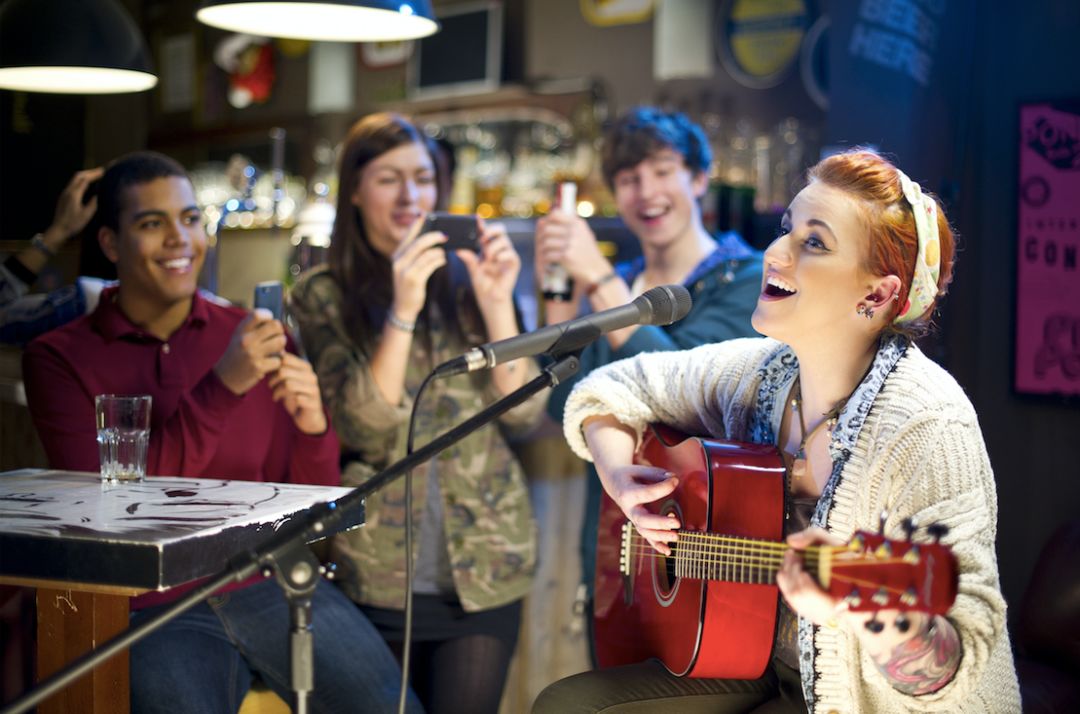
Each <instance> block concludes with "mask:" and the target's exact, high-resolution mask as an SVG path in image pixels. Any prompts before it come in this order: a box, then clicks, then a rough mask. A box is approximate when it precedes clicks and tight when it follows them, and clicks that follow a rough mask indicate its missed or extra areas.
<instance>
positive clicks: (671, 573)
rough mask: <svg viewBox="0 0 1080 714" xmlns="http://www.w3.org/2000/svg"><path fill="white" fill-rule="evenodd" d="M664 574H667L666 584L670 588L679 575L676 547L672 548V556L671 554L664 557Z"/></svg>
mask: <svg viewBox="0 0 1080 714" xmlns="http://www.w3.org/2000/svg"><path fill="white" fill-rule="evenodd" d="M664 575H665V579H664V585H665V586H667V588H668V589H670V588H671V587H672V586H674V585H675V579H676V578H677V577H679V576H678V575H676V574H675V555H674V549H672V555H671V556H669V557H667V558H664Z"/></svg>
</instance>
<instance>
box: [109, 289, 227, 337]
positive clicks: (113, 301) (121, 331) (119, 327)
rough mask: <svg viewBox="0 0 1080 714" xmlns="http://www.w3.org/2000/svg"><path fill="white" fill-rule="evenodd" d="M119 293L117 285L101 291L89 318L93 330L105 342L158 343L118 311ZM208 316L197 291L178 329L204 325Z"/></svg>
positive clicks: (203, 300)
mask: <svg viewBox="0 0 1080 714" xmlns="http://www.w3.org/2000/svg"><path fill="white" fill-rule="evenodd" d="M119 292H120V286H119V285H114V286H110V287H107V288H105V289H104V290H102V292H101V300H100V301H99V302H98V306H97V309H96V310H94V313H93V315H92V316H91V318H90V319H91V320H92V321H93V326H94V329H95V330H97V331H98V332H99V333H101V335H102V336H103V337H104V338H105V339H107V340H117V339H121V338H136V339H144V340H158V341H160V340H159V339H158V338H157V337H155V336H154V335H151V334H150V333H149V332H147V331H146V330H144V329H142V328H141V327H139V326H138V325H136V324H135V323H134V322H132V321H131V320H130V319H129V318H128V316H127V315H125V314H124V311H123V310H121V309H120V305H119V303H118V301H117V297H118V296H119ZM209 316H210V311H209V309H208V308H207V305H206V300H205V299H203V297H202V296H201V295H199V293H198V291H196V293H195V295H194V296H192V299H191V311H190V312H188V315H187V317H186V318H184V322H183V324H182V325H181V326H180V329H183V328H185V327H187V326H189V325H205V324H206V321H207V319H208V318H209Z"/></svg>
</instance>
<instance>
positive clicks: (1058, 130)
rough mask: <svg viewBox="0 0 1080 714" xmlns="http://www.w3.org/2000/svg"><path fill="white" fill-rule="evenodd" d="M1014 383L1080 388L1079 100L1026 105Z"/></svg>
mask: <svg viewBox="0 0 1080 714" xmlns="http://www.w3.org/2000/svg"><path fill="white" fill-rule="evenodd" d="M1017 187H1018V191H1019V215H1018V221H1017V228H1018V233H1019V235H1018V239H1019V245H1018V254H1017V269H1016V352H1015V354H1016V359H1015V363H1016V375H1015V388H1016V391H1018V392H1023V393H1027V394H1061V395H1077V394H1080V265H1078V263H1077V258H1078V256H1077V253H1078V252H1080V103H1073V104H1071V105H1064V104H1053V103H1046V104H1028V105H1024V106H1022V107H1021V109H1020V180H1019V181H1018V183H1017Z"/></svg>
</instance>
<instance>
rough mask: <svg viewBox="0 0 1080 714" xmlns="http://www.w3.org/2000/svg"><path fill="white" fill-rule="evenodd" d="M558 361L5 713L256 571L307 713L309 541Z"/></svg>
mask: <svg viewBox="0 0 1080 714" xmlns="http://www.w3.org/2000/svg"><path fill="white" fill-rule="evenodd" d="M551 352H552V353H554V354H555V355H556V359H557V361H556V362H555V363H554V364H551V365H549V366H548V367H545V368H544V369H542V370H541V373H540V376H538V377H536V378H535V379H533V380H532V381H531V382H529V383H528V384H525V385H523V386H522V387H520V388H519V389H516V390H515V391H513V392H511V393H510V394H507V395H506V396H505V397H503V398H502V399H500V400H499V401H497V402H495V403H493V404H491V405H489V406H487V407H485V408H484V409H483V410H481V411H480V412H478V413H477V414H475V415H474V416H472V417H470V418H468V419H466V420H465V421H464V422H462V423H461V424H459V425H458V426H456V427H454V428H453V429H451V430H450V431H448V432H446V433H445V434H442V435H441V436H438V437H436V438H435V439H433V440H432V441H431V442H430V443H428V444H426V445H424V446H422V447H420V448H419V449H417V450H416V451H414V452H413V453H412V454H410V455H408V456H406V457H405V458H403V459H401V460H400V461H398V462H396V463H394V464H391V465H390V466H388V467H387V468H385V469H384V470H382V471H380V472H379V473H378V474H376V475H375V476H373V477H372V478H371V479H369V480H368V481H366V482H364V483H363V484H362V485H360V486H357V487H356V488H354V489H353V490H352V491H350V492H349V493H347V494H345V495H344V496H342V497H341V498H339V499H338V500H336V501H330V502H328V503H319V504H316V505H315V506H313V507H311V508H310V509H308V510H307V511H306V512H305V513H304V514H303V515H301V516H299V517H297V518H295V519H293V520H292V521H290V523H289V524H287V525H286V526H285V527H283V528H282V529H281V530H279V531H278V532H277V533H275V534H274V535H273V536H271V537H270V539H268V540H267V541H265V542H264V543H263V544H262V545H260V546H259V547H257V548H255V549H253V550H250V551H248V552H245V553H241V554H239V555H238V556H236V557H234V558H233V559H232V560H230V562H229V565H228V566H227V567H226V569H225V570H224V571H223V572H221V573H219V574H218V575H217V576H212V579H211V580H209V581H208V582H206V583H204V584H203V585H201V586H199V587H198V588H195V589H194V590H192V591H191V592H189V593H188V594H187V595H185V596H184V597H182V598H181V599H180V600H178V601H176V602H175V603H173V604H172V605H171V606H170V607H168V608H167V609H166V610H164V611H162V612H161V613H159V614H157V615H155V616H153V617H151V618H150V619H148V620H146V621H145V622H143V623H141V624H139V625H137V626H136V627H132V628H129V629H127V630H126V631H124V632H123V633H121V634H119V635H117V636H116V637H114V638H112V639H111V640H108V641H107V642H105V643H104V644H102V645H101V646H100V647H98V648H96V649H94V650H93V651H91V652H88V653H86V654H85V655H83V656H81V657H79V658H77V659H75V660H73V661H72V662H71V663H70V664H68V665H67V666H66V667H64V668H63V669H61V670H60V671H58V672H56V673H55V674H53V675H51V676H49V677H48V678H47V679H45V680H44V681H42V682H39V683H38V684H37V686H35V687H34V688H33V689H31V690H30V691H29V692H27V693H26V694H23V695H22V696H20V697H19V698H18V699H16V700H15V701H13V702H11V703H10V704H8V705H7V706H5V707H4V708H3V709H2V710H0V714H16V713H17V712H24V711H27V710H28V709H30V708H31V707H34V706H36V705H37V704H39V703H41V702H42V701H43V700H45V699H47V698H48V697H51V696H53V695H54V694H56V693H57V692H59V691H60V690H61V689H63V688H64V687H66V686H67V685H69V684H71V683H72V682H73V681H74V680H76V679H78V678H79V677H81V676H82V675H84V674H86V673H88V672H89V671H90V670H91V669H93V668H94V667H96V666H97V665H98V664H100V663H101V662H103V661H104V660H106V659H108V658H110V657H112V656H113V655H115V654H117V653H119V652H121V651H123V650H125V649H127V648H128V647H130V646H131V645H133V644H134V643H135V642H138V641H139V640H141V639H142V638H144V637H146V636H147V635H149V634H150V633H151V632H154V631H155V630H158V629H160V628H161V627H162V626H164V625H165V624H166V623H168V622H169V621H170V620H173V619H175V618H176V617H178V616H180V615H181V614H183V613H184V612H186V611H188V610H190V609H191V608H192V607H194V606H195V605H197V604H199V603H200V602H201V601H203V600H204V599H206V598H207V597H209V596H211V595H213V594H214V593H215V592H217V591H218V590H219V589H221V588H222V587H224V586H225V585H228V584H229V583H231V582H241V581H243V580H245V579H247V578H249V577H251V576H252V575H254V574H255V573H256V572H257V571H261V572H262V573H263V575H265V576H269V575H271V574H273V575H274V576H275V579H276V580H277V582H278V584H279V585H280V586H281V587H282V589H283V590H284V591H285V598H286V599H287V600H288V602H289V616H290V628H291V629H290V638H289V639H290V661H291V683H292V686H293V689H294V691H295V693H296V707H295V708H294V712H295V714H306V712H307V711H308V697H309V696H310V694H311V692H312V691H313V690H314V680H315V676H314V667H313V663H314V651H313V647H312V646H313V644H314V643H313V637H312V632H311V595H312V593H314V592H315V586H316V585H317V584H318V575H319V573H320V566H319V563H318V561H317V560H316V558H315V556H314V555H313V554H312V553H311V550H310V549H309V548H308V547H307V543H309V542H311V541H315V540H320V539H322V538H326V537H327V536H330V535H333V534H334V533H338V532H340V531H343V530H348V529H350V528H353V527H356V526H358V525H361V524H362V523H363V506H364V499H365V498H367V497H368V496H370V495H371V494H372V493H374V492H375V491H377V490H379V489H380V488H382V487H383V486H385V485H387V484H388V483H390V482H391V481H393V480H394V479H396V478H399V477H401V476H403V475H404V474H405V473H406V472H407V471H410V470H412V469H413V468H415V467H417V466H419V465H420V464H422V463H423V462H425V461H427V460H428V459H430V458H431V457H433V456H435V455H436V454H438V453H439V452H440V451H442V450H443V449H445V448H446V447H448V446H450V445H452V444H454V443H456V442H458V441H460V440H461V439H463V438H464V437H466V436H468V435H469V434H471V433H472V432H474V431H476V430H477V429H479V428H480V427H481V426H483V425H485V424H487V423H488V422H490V421H492V420H494V419H495V418H497V417H498V416H500V415H502V414H503V413H504V412H507V411H509V410H510V409H513V408H514V407H516V406H518V405H519V404H522V403H523V402H525V401H526V400H528V399H529V397H531V396H533V395H534V394H536V393H537V392H539V391H540V390H542V389H544V388H546V387H553V386H555V385H557V384H558V383H559V382H562V381H564V380H566V379H567V378H569V377H572V376H573V375H574V374H575V373H576V372H577V371H578V367H579V366H580V363H579V362H578V358H577V355H576V354H569V355H565V354H561V353H555V350H554V347H553V349H552V351H551Z"/></svg>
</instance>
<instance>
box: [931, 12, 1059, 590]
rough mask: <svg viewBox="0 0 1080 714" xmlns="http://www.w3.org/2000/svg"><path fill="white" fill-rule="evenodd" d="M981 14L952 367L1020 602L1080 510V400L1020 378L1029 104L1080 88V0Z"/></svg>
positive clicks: (1003, 561)
mask: <svg viewBox="0 0 1080 714" xmlns="http://www.w3.org/2000/svg"><path fill="white" fill-rule="evenodd" d="M974 22H975V29H976V43H975V71H974V72H973V79H972V81H973V84H974V86H973V90H974V91H973V95H972V106H973V109H974V111H972V112H971V113H970V136H971V147H970V150H969V151H968V153H967V159H966V165H965V167H964V171H965V173H964V179H963V181H962V185H961V191H962V192H961V195H960V196H959V198H960V209H961V210H960V213H959V219H958V223H959V227H960V231H961V233H962V234H963V245H964V252H963V254H962V255H961V258H960V259H961V262H960V265H959V275H958V277H957V280H956V285H955V288H954V290H953V295H952V297H951V298H950V299H949V303H948V308H947V310H948V325H947V327H948V331H947V334H946V335H945V340H946V343H947V345H948V361H947V367H948V368H949V369H950V371H952V372H953V374H954V375H956V377H957V379H958V380H959V381H960V383H961V384H962V385H963V386H964V388H965V389H967V391H968V393H969V394H970V395H971V398H972V401H973V402H974V403H975V408H976V409H977V410H978V412H979V419H980V422H981V424H982V428H983V433H984V435H985V437H986V442H987V447H988V448H989V451H990V459H991V462H992V463H993V466H994V472H995V474H996V476H997V481H998V503H999V523H998V553H999V559H1000V565H1001V575H1002V586H1003V588H1004V591H1005V595H1006V597H1007V598H1008V600H1009V602H1010V603H1012V604H1013V605H1014V606H1015V605H1016V604H1018V603H1019V597H1020V596H1021V595H1022V593H1023V589H1024V586H1025V584H1026V583H1027V580H1028V577H1029V576H1030V573H1031V569H1032V567H1033V565H1034V562H1035V557H1036V555H1037V554H1038V551H1039V548H1040V547H1041V545H1042V543H1043V542H1044V541H1045V540H1046V538H1047V537H1048V536H1049V535H1050V533H1051V532H1052V531H1053V530H1054V529H1055V528H1056V527H1057V526H1059V525H1061V524H1062V523H1064V522H1065V521H1067V520H1068V519H1071V518H1077V517H1080V513H1078V512H1080V508H1078V504H1080V401H1078V400H1076V399H1074V400H1073V401H1072V402H1071V403H1066V402H1064V401H1063V400H1053V399H1031V398H1024V397H1020V396H1017V395H1015V394H1014V393H1013V392H1012V389H1011V386H1010V385H1011V375H1012V339H1013V320H1014V316H1013V304H1014V301H1015V286H1014V279H1015V271H1016V254H1017V248H1016V246H1017V236H1016V230H1017V178H1016V176H1017V166H1018V148H1017V147H1018V143H1019V142H1018V139H1019V125H1018V114H1019V104H1020V103H1021V102H1028V101H1045V100H1054V99H1066V98H1072V99H1076V98H1078V97H1080V73H1078V72H1077V68H1078V67H1080V43H1078V42H1077V35H1078V32H1080V3H1076V2H1071V1H1070V0H1053V1H1051V2H1039V3H1028V2H1008V3H993V4H990V3H978V10H977V11H976V17H975V18H974ZM1075 200H1076V201H1080V196H1077V197H1076V198H1075ZM1074 279H1075V280H1080V276H1076V277H1075V278H1074Z"/></svg>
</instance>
